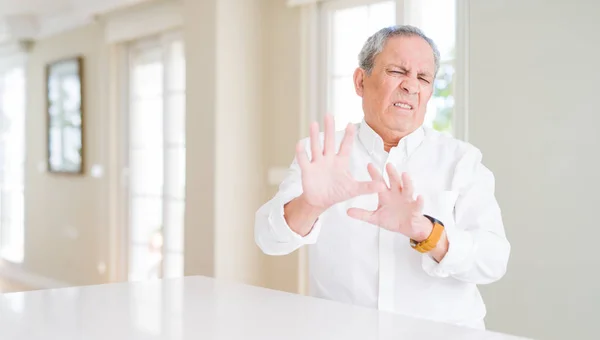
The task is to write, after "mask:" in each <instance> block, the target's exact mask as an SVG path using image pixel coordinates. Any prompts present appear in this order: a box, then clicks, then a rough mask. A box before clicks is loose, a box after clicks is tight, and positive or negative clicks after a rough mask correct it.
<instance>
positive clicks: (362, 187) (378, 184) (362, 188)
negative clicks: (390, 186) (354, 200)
mask: <svg viewBox="0 0 600 340" xmlns="http://www.w3.org/2000/svg"><path fill="white" fill-rule="evenodd" d="M385 190H387V186H386V185H385V182H383V181H364V182H358V183H357V185H356V196H360V195H368V194H375V193H378V192H382V191H385Z"/></svg>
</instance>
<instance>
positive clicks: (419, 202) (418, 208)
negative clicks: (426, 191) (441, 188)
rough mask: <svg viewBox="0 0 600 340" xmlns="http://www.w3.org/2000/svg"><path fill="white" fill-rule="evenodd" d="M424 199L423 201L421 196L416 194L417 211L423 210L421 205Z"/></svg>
mask: <svg viewBox="0 0 600 340" xmlns="http://www.w3.org/2000/svg"><path fill="white" fill-rule="evenodd" d="M424 203H425V202H424V201H423V196H421V195H419V196H417V200H416V201H415V204H416V206H417V211H419V213H422V212H423V205H424Z"/></svg>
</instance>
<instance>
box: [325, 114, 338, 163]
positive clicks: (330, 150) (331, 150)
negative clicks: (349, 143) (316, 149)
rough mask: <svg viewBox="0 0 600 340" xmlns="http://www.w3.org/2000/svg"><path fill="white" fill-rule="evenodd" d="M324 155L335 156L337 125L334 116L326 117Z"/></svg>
mask: <svg viewBox="0 0 600 340" xmlns="http://www.w3.org/2000/svg"><path fill="white" fill-rule="evenodd" d="M324 144H325V149H324V152H323V154H324V155H335V123H334V120H333V116H332V115H326V116H325V143H324Z"/></svg>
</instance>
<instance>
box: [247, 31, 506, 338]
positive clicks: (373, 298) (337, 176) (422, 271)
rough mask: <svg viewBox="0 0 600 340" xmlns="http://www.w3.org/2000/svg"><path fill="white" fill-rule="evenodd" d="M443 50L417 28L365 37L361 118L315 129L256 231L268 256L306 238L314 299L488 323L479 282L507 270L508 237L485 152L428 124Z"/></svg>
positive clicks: (357, 83) (359, 76)
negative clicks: (484, 160) (340, 127)
mask: <svg viewBox="0 0 600 340" xmlns="http://www.w3.org/2000/svg"><path fill="white" fill-rule="evenodd" d="M439 59H440V56H439V52H438V50H437V48H436V46H435V44H434V42H433V41H432V40H431V39H430V38H428V37H427V36H425V35H424V34H423V33H422V32H421V31H420V30H419V29H418V28H415V27H412V26H395V27H388V28H384V29H382V30H380V31H378V32H377V33H375V34H374V35H373V36H371V37H369V39H368V40H367V41H366V42H365V44H364V46H363V48H362V50H361V52H360V54H359V67H358V68H357V69H356V71H355V72H354V78H353V79H354V87H355V90H356V93H357V95H358V96H360V97H361V98H362V108H363V111H364V119H363V121H362V122H361V123H359V124H349V125H348V127H347V128H346V129H345V131H339V132H335V131H334V121H333V118H332V117H331V116H327V117H325V128H324V132H323V133H320V132H319V126H318V124H316V123H313V124H312V125H311V126H310V137H309V138H306V139H304V140H301V141H300V142H299V143H298V145H297V148H296V157H295V159H294V161H293V163H292V164H291V166H290V168H289V171H288V174H287V176H286V178H285V179H284V181H283V182H282V183H281V185H280V187H279V191H278V192H277V194H276V195H275V196H274V197H273V198H272V199H271V200H269V201H268V202H267V203H265V204H264V205H263V206H262V207H261V208H260V209H259V210H258V211H257V213H256V222H255V239H256V243H257V245H258V246H259V247H260V248H261V249H262V251H263V252H264V253H266V254H269V255H284V254H289V253H291V252H293V251H295V250H296V249H298V248H299V247H301V246H303V245H309V252H308V254H309V271H310V275H309V276H310V290H311V295H313V296H316V297H321V298H326V299H331V300H335V301H340V302H345V303H351V304H355V305H360V306H366V307H372V308H378V309H381V310H387V311H393V312H397V313H402V314H406V315H410V316H415V317H420V318H426V319H432V320H437V321H443V322H450V323H454V324H458V325H464V326H468V327H474V328H480V329H483V328H485V323H484V317H485V314H486V308H485V304H484V302H483V300H482V297H481V295H480V293H479V290H478V288H477V285H478V284H488V283H491V282H494V281H497V280H499V279H500V278H501V277H502V276H503V275H504V273H505V272H506V267H507V262H508V258H509V253H510V244H509V242H508V241H507V239H506V236H505V231H504V225H503V221H502V216H501V211H500V208H499V206H498V203H497V201H496V198H495V194H494V176H493V174H492V173H491V172H490V170H488V169H487V168H486V167H485V166H484V165H483V164H482V155H481V152H480V151H479V150H478V149H477V148H476V147H474V146H472V145H470V144H468V143H466V142H462V141H459V140H457V139H454V138H452V137H449V136H446V135H443V134H441V133H439V132H436V131H434V130H432V129H429V128H426V127H424V126H423V120H424V116H425V111H426V107H427V102H428V101H429V99H430V98H431V95H432V92H433V82H434V79H435V76H436V74H437V71H438V68H439Z"/></svg>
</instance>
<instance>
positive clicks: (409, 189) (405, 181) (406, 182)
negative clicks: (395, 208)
mask: <svg viewBox="0 0 600 340" xmlns="http://www.w3.org/2000/svg"><path fill="white" fill-rule="evenodd" d="M402 188H403V193H404V194H406V196H409V197H411V198H412V196H413V193H414V188H413V184H412V181H411V179H410V177H409V176H408V173H406V172H403V173H402Z"/></svg>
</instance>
